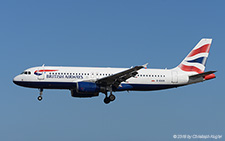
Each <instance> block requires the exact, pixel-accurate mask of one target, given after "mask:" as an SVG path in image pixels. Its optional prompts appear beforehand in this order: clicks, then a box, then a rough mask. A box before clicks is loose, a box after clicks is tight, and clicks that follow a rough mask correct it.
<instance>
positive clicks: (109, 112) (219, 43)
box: [0, 0, 225, 141]
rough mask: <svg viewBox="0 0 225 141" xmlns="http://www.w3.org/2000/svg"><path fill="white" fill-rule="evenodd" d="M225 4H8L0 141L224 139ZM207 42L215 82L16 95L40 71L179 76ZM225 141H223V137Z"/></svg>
mask: <svg viewBox="0 0 225 141" xmlns="http://www.w3.org/2000/svg"><path fill="white" fill-rule="evenodd" d="M224 4H225V2H223V1H205V0H204V1H202V0H199V1H176V0H172V1H162V0H160V1H132V0H131V1H125V0H119V1H117V0H115V1H103V0H102V1H98V0H97V1H88V0H87V1H81V0H78V1H72V0H71V1H57V0H54V1H49V0H46V1H28V0H27V1H1V2H0V47H1V53H0V54H1V55H0V60H1V74H2V75H1V81H0V84H1V85H0V86H1V99H0V111H1V117H0V119H1V120H0V140H4V141H15V140H23V141H30V140H32V141H39V140H55V141H61V140H67V141H72V140H79V141H87V140H93V141H99V140H106V139H107V140H108V141H115V140H131V141H136V140H142V141H149V140H173V135H174V134H186V135H188V134H189V135H192V134H205V135H208V134H209V135H211V134H213V135H223V136H225V132H224V131H225V121H224V119H225V112H224V107H225V102H224V99H225V95H224V69H225V67H224V61H223V60H224V59H223V58H224V51H225V48H224V33H225V26H224V25H225V18H224V13H225V9H224ZM203 37H207V38H213V44H212V46H211V51H210V56H209V59H208V61H207V68H206V70H217V71H218V72H217V73H216V75H217V78H216V79H214V80H210V81H207V82H204V83H199V84H195V85H190V86H185V87H181V88H177V89H170V90H163V91H153V92H130V93H127V92H118V93H115V95H116V96H117V99H116V101H115V102H113V103H111V104H109V105H105V104H104V103H103V98H104V95H100V96H99V97H97V98H91V99H77V98H73V97H71V96H70V92H69V91H68V90H44V95H43V101H42V102H39V101H37V96H38V93H39V92H38V90H36V89H28V88H22V87H19V86H16V85H14V84H13V83H12V79H13V77H14V76H16V75H17V74H19V73H20V72H22V71H23V70H24V69H27V68H29V67H33V66H39V65H42V64H46V65H60V66H89V67H91V66H99V67H100V66H102V67H130V66H135V65H142V64H145V63H149V67H150V68H173V67H175V66H176V65H178V64H179V63H180V61H182V59H183V58H184V57H185V56H186V55H187V53H188V52H189V51H190V50H191V49H192V48H193V47H194V46H195V44H196V43H197V42H198V41H199V40H200V39H201V38H203ZM223 138H224V137H223Z"/></svg>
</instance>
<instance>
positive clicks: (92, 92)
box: [71, 82, 100, 97]
mask: <svg viewBox="0 0 225 141" xmlns="http://www.w3.org/2000/svg"><path fill="white" fill-rule="evenodd" d="M99 92H100V87H99V86H98V85H96V84H95V83H92V82H78V83H77V88H76V90H71V95H72V96H73V97H94V96H98V95H99Z"/></svg>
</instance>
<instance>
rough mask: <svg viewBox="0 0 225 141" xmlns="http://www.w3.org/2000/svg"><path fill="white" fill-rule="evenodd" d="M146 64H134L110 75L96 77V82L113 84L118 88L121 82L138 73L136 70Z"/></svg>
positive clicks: (105, 84) (107, 84)
mask: <svg viewBox="0 0 225 141" xmlns="http://www.w3.org/2000/svg"><path fill="white" fill-rule="evenodd" d="M147 65H148V64H145V65H142V66H135V67H133V68H130V69H127V70H125V71H122V72H119V73H116V74H114V75H110V76H108V77H104V78H101V79H98V80H97V81H96V83H97V84H100V85H103V86H113V87H115V88H118V86H119V85H120V83H121V82H124V81H126V80H127V79H129V78H131V77H134V76H135V75H137V74H138V72H137V71H138V70H140V69H142V68H145V67H146V66H147Z"/></svg>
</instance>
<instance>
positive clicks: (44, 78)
mask: <svg viewBox="0 0 225 141" xmlns="http://www.w3.org/2000/svg"><path fill="white" fill-rule="evenodd" d="M211 43H212V39H201V40H200V41H199V43H198V44H197V45H196V46H195V47H194V48H193V49H192V50H191V52H190V53H189V54H188V55H187V56H186V57H185V59H184V60H183V61H182V62H181V63H180V64H179V65H178V66H177V67H175V68H172V69H147V64H145V65H140V66H135V67H131V68H99V67H59V66H44V65H42V66H39V67H32V68H29V69H26V70H25V71H23V72H22V73H21V74H19V75H17V76H16V77H15V78H14V79H13V82H14V83H15V84H16V85H19V86H23V87H29V88H37V89H39V90H40V95H39V96H38V100H39V101H41V100H42V94H43V90H44V89H68V90H70V92H71V95H72V96H73V97H80V98H86V97H95V96H98V95H99V93H103V94H105V98H104V103H106V104H108V103H110V102H112V101H114V100H115V99H116V97H115V95H114V94H113V92H117V91H153V90H162V89H169V88H175V87H180V86H185V85H190V84H193V83H198V82H203V81H206V80H210V79H213V78H215V77H216V76H215V74H214V73H215V72H216V71H207V72H205V65H206V60H207V58H208V55H209V50H210V46H211Z"/></svg>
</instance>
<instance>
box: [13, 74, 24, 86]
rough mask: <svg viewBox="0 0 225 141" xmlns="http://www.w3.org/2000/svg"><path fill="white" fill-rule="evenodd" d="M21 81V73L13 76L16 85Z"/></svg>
mask: <svg viewBox="0 0 225 141" xmlns="http://www.w3.org/2000/svg"><path fill="white" fill-rule="evenodd" d="M20 81H22V80H21V78H20V76H19V75H17V76H16V77H14V78H13V83H14V84H16V85H19V82H20Z"/></svg>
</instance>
